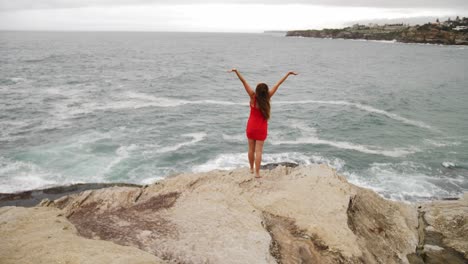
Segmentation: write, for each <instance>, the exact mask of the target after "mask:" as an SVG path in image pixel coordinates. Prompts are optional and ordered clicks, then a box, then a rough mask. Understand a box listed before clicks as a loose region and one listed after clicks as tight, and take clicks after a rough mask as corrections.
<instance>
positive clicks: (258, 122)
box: [245, 97, 268, 141]
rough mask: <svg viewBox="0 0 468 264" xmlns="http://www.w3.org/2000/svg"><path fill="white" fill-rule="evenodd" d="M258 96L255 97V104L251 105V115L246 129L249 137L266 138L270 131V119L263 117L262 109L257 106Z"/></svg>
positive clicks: (255, 138) (254, 138)
mask: <svg viewBox="0 0 468 264" xmlns="http://www.w3.org/2000/svg"><path fill="white" fill-rule="evenodd" d="M256 104H257V97H254V102H253V105H250V116H249V121H247V129H246V130H245V132H246V134H247V138H248V139H253V140H262V141H263V140H265V139H266V137H267V131H268V121H267V120H266V119H265V118H264V117H263V115H262V112H261V111H260V109H258V108H257V107H256Z"/></svg>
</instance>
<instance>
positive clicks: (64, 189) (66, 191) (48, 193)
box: [0, 183, 140, 207]
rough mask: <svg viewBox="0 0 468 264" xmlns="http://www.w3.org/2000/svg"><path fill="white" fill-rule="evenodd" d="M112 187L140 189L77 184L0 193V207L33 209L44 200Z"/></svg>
mask: <svg viewBox="0 0 468 264" xmlns="http://www.w3.org/2000/svg"><path fill="white" fill-rule="evenodd" d="M112 186H128V187H140V185H137V184H129V183H79V184H73V185H68V186H57V187H52V188H47V189H42V190H31V191H24V192H18V193H0V207H3V206H23V207H33V206H36V205H38V204H39V203H40V202H41V201H42V200H44V199H49V200H50V201H53V200H56V199H58V198H60V197H62V196H67V195H70V194H73V193H80V192H83V191H86V190H97V189H102V188H108V187H112Z"/></svg>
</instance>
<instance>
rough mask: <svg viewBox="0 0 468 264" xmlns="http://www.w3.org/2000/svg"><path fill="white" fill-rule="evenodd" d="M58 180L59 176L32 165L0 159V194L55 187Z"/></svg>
mask: <svg viewBox="0 0 468 264" xmlns="http://www.w3.org/2000/svg"><path fill="white" fill-rule="evenodd" d="M59 178H60V175H57V174H55V173H53V172H50V171H47V170H45V169H43V168H41V167H40V166H38V165H36V164H34V163H31V162H26V161H15V160H9V159H6V158H3V157H0V193H14V192H17V191H24V190H31V189H37V188H42V187H45V186H52V185H56V184H58V183H59ZM60 183H61V182H60Z"/></svg>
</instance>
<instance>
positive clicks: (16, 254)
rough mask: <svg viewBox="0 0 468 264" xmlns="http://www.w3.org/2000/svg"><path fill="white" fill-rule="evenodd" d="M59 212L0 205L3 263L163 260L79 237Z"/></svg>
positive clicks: (144, 263) (0, 258)
mask: <svg viewBox="0 0 468 264" xmlns="http://www.w3.org/2000/svg"><path fill="white" fill-rule="evenodd" d="M59 213H60V210H59V209H57V208H50V207H35V208H23V207H2V208H0V237H1V240H0V263H2V264H13V263H14V264H50V263H70V264H73V263H76V264H78V263H79V264H86V263H89V264H94V263H116V264H118V263H121V264H127V263H139V264H155V263H164V262H163V261H162V260H160V259H158V258H157V257H155V256H153V255H151V254H149V253H147V252H144V251H141V250H139V249H136V248H134V247H124V246H119V245H116V244H114V243H112V242H109V241H100V240H91V239H86V238H83V237H80V236H78V235H77V233H76V229H75V227H74V226H73V225H72V224H71V223H70V222H69V221H68V220H67V219H66V218H65V217H59V216H57V215H58V214H59Z"/></svg>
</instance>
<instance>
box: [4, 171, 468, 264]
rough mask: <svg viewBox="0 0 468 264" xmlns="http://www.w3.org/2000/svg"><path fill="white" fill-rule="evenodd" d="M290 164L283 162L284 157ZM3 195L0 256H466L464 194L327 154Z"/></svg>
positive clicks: (412, 259)
mask: <svg viewBox="0 0 468 264" xmlns="http://www.w3.org/2000/svg"><path fill="white" fill-rule="evenodd" d="M284 165H287V164H284ZM103 187H105V188H100V189H89V190H84V191H79V192H74V193H70V194H67V195H65V196H61V197H60V198H56V199H54V200H50V199H44V200H42V202H41V203H40V204H39V205H37V206H34V207H29V208H26V207H20V206H4V207H0V236H1V237H2V239H1V241H0V256H2V263H466V260H467V259H468V242H467V241H466V237H468V233H467V232H468V194H465V196H464V197H462V198H460V199H456V200H450V201H427V202H423V203H411V204H410V203H405V202H397V201H390V200H386V199H384V198H382V197H381V196H379V195H378V194H377V193H375V192H374V191H372V190H369V189H365V188H361V187H358V186H355V185H353V184H350V183H348V182H347V180H346V179H345V178H344V177H343V176H340V175H339V174H337V172H336V171H335V170H333V169H331V168H329V167H327V166H326V165H311V166H298V167H294V168H293V167H289V166H270V167H269V168H268V169H266V170H264V171H263V178H262V179H261V180H256V179H254V178H253V177H252V175H251V174H250V173H249V171H248V169H247V168H240V169H235V170H230V171H211V172H207V173H198V174H181V175H178V176H174V177H169V178H167V179H165V180H162V181H158V182H156V183H154V184H151V185H146V186H129V185H126V186H113V187H107V186H103Z"/></svg>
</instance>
